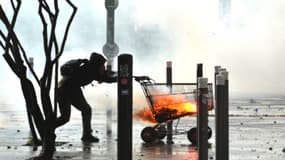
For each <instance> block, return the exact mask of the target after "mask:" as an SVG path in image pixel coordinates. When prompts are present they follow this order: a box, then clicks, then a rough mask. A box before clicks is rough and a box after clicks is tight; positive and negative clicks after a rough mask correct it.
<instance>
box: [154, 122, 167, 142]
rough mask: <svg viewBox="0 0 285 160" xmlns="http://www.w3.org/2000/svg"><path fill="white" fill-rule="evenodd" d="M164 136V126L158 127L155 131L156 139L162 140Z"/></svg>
mask: <svg viewBox="0 0 285 160" xmlns="http://www.w3.org/2000/svg"><path fill="white" fill-rule="evenodd" d="M165 136H166V126H165V125H160V126H158V127H157V131H156V138H157V139H160V140H161V139H163V138H165Z"/></svg>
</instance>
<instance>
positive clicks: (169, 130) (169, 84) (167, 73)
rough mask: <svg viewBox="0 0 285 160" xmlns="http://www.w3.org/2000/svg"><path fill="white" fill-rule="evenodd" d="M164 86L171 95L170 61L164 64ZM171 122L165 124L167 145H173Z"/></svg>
mask: <svg viewBox="0 0 285 160" xmlns="http://www.w3.org/2000/svg"><path fill="white" fill-rule="evenodd" d="M166 84H167V86H168V87H169V92H170V94H171V92H172V62H171V61H167V62H166ZM172 124H173V121H172V120H171V121H169V122H168V123H167V131H168V133H169V134H167V144H173V143H174V142H173V135H172V132H173V130H172V128H173V126H172Z"/></svg>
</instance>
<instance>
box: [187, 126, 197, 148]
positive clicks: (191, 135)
mask: <svg viewBox="0 0 285 160" xmlns="http://www.w3.org/2000/svg"><path fill="white" fill-rule="evenodd" d="M187 138H188V140H189V141H190V142H191V143H192V144H194V145H196V144H197V142H198V136H197V127H193V128H191V129H190V130H189V131H188V132H187Z"/></svg>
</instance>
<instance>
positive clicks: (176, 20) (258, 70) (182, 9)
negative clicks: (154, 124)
mask: <svg viewBox="0 0 285 160" xmlns="http://www.w3.org/2000/svg"><path fill="white" fill-rule="evenodd" d="M221 2H222V1H220V0H214V1H213V0H202V1H196V0H179V1H178V2H177V1H165V0H155V1H154V0H144V1H140V0H129V1H122V0H121V1H120V0H119V6H118V8H117V9H116V12H115V13H116V19H115V24H116V27H115V29H116V31H115V42H116V43H117V44H118V45H119V48H120V53H131V54H133V55H134V74H137V75H149V76H150V77H152V78H154V79H155V80H156V81H158V82H165V78H166V76H165V67H166V61H169V60H171V61H173V81H174V82H195V79H196V77H195V76H196V64H197V63H203V64H204V76H205V77H208V78H209V81H210V82H213V74H214V66H215V65H221V66H222V67H225V68H227V69H228V71H229V78H230V90H231V94H236V93H239V94H249V93H250V94H253V93H254V94H257V93H258V94H269V93H270V94H272V93H273V94H282V93H284V91H285V83H283V82H284V81H285V76H284V75H285V74H284V72H285V71H284V69H283V68H284V63H283V59H284V54H283V53H282V52H283V51H284V43H285V30H284V28H285V22H284V20H283V17H284V15H285V2H284V1H283V0H275V1H270V2H269V1H267V0H252V1H247V0H231V7H230V15H228V17H229V22H228V23H227V24H225V23H223V22H221V21H220V15H219V13H220V8H219V6H220V5H219V3H221ZM74 3H75V4H76V5H77V6H78V13H77V15H76V17H75V20H74V23H73V24H72V27H71V30H70V34H69V39H68V42H67V44H66V50H65V51H66V52H65V53H64V55H63V57H62V59H61V61H60V63H63V62H64V61H66V60H68V59H71V58H79V57H89V54H90V53H91V52H92V51H97V52H101V51H102V47H103V45H104V44H105V43H106V38H105V37H106V10H105V7H104V0H99V1H92V0H86V1H79V0H75V1H74ZM1 5H7V4H5V2H1ZM69 13H70V10H69V9H68V8H67V6H64V9H62V10H61V14H63V15H68V14H69ZM20 15H21V16H19V21H18V23H17V26H16V27H17V28H16V29H17V33H19V35H20V40H21V41H22V42H23V44H24V46H25V48H26V50H28V51H29V52H28V53H31V54H30V55H31V56H33V57H35V67H36V70H37V71H38V72H40V71H41V66H42V63H43V62H42V61H41V60H40V59H41V58H40V57H42V55H43V54H42V42H41V35H40V34H41V23H40V20H39V17H38V15H37V2H36V1H31V0H25V1H24V2H23V8H22V10H21V12H20ZM63 17H64V16H63ZM64 23H65V21H63V22H62V24H64ZM0 28H1V27H0ZM1 29H2V28H1ZM60 31H61V30H60V29H59V31H58V32H59V33H60ZM27 33H28V34H27ZM5 63H6V62H5V61H4V60H3V59H2V58H0V71H1V76H0V80H1V82H2V83H1V85H3V84H5V85H6V83H10V80H9V82H7V79H15V76H14V75H13V74H12V73H11V72H10V69H9V68H8V66H7V64H5ZM115 69H116V67H115ZM2 73H3V74H2ZM15 81H17V80H15ZM12 83H14V82H12ZM3 86H4V85H3ZM9 86H11V85H9ZM135 88H138V89H139V91H138V92H141V90H140V88H139V86H137V84H135Z"/></svg>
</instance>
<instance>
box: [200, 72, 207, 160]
mask: <svg viewBox="0 0 285 160" xmlns="http://www.w3.org/2000/svg"><path fill="white" fill-rule="evenodd" d="M198 88H199V90H198V107H197V109H198V110H197V111H198V115H199V119H198V121H199V125H198V146H199V160H208V78H201V77H200V78H198Z"/></svg>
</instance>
